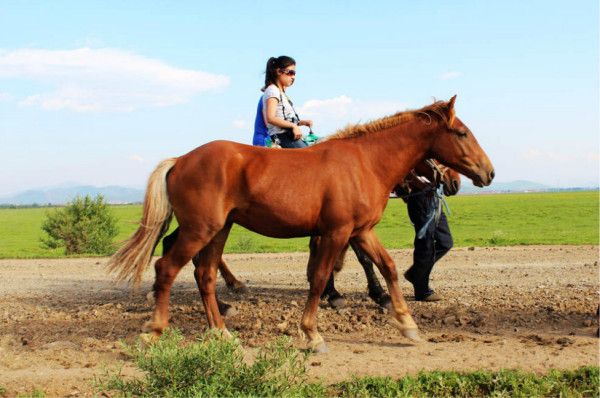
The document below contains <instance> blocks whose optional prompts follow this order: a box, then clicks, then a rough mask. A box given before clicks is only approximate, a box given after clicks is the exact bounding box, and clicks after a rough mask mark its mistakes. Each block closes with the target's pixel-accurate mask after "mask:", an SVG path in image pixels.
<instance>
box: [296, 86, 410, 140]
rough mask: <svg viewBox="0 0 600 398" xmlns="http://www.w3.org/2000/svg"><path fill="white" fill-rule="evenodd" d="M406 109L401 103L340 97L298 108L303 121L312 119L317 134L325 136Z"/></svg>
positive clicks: (306, 104)
mask: <svg viewBox="0 0 600 398" xmlns="http://www.w3.org/2000/svg"><path fill="white" fill-rule="evenodd" d="M406 107H407V106H406V104H405V103H401V102H391V101H364V100H356V99H353V98H351V97H348V96H346V95H340V96H337V97H334V98H327V99H310V100H308V101H306V102H304V104H302V106H300V107H298V114H299V115H300V117H301V118H303V119H312V120H313V122H314V128H315V131H316V132H317V134H319V133H321V134H322V135H324V134H328V133H332V132H334V131H335V130H337V129H339V128H342V127H344V126H346V125H348V124H354V123H362V122H367V121H369V120H373V119H377V118H380V117H383V116H388V115H392V114H394V113H396V112H399V111H403V110H405V109H406Z"/></svg>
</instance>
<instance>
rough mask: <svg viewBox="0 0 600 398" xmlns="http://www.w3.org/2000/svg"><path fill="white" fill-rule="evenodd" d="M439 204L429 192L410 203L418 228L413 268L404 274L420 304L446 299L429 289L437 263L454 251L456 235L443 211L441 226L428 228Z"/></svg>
mask: <svg viewBox="0 0 600 398" xmlns="http://www.w3.org/2000/svg"><path fill="white" fill-rule="evenodd" d="M439 200H440V199H439V198H438V197H437V196H436V194H435V193H434V192H433V191H429V192H427V193H425V194H422V195H416V196H411V197H409V198H408V199H407V201H406V205H407V209H408V216H409V217H410V220H411V222H412V223H413V225H414V227H415V241H414V245H415V249H414V251H413V265H412V266H411V267H410V268H409V269H408V270H407V271H406V272H405V273H404V277H405V278H406V280H408V281H409V282H410V283H412V284H413V287H414V291H415V300H417V301H439V300H441V299H442V297H441V295H440V294H438V293H436V292H435V291H434V290H433V289H432V288H431V287H430V286H429V277H430V275H431V270H432V269H433V266H434V265H435V263H436V262H437V261H438V260H439V259H440V258H442V257H443V256H444V255H445V254H446V253H448V251H449V250H450V249H451V248H452V246H453V241H452V234H451V233H450V228H449V227H448V220H447V219H446V215H445V214H444V211H443V210H441V213H440V215H439V220H438V221H437V223H436V222H435V220H433V221H432V222H430V223H429V225H426V224H427V221H428V220H429V218H430V216H431V211H432V209H437V207H438V206H439V204H438V202H439ZM422 228H425V229H424V230H423V234H422V235H419V231H421V229H422Z"/></svg>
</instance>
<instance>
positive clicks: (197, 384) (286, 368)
mask: <svg viewBox="0 0 600 398" xmlns="http://www.w3.org/2000/svg"><path fill="white" fill-rule="evenodd" d="M124 350H125V352H126V354H127V355H129V356H130V357H131V358H132V359H133V360H134V362H135V363H136V365H137V366H138V367H139V368H140V369H141V370H143V371H144V372H145V377H144V378H143V379H125V378H123V377H122V376H120V375H113V376H109V377H108V378H105V380H104V381H101V382H100V383H98V388H99V389H101V390H110V391H111V392H113V391H114V392H116V393H117V394H118V395H123V396H139V397H157V396H161V397H204V396H209V397H233V396H235V397H240V396H244V397H248V396H252V397H257V396H258V397H275V396H276V397H281V396H286V397H302V396H311V397H318V396H324V395H325V388H324V387H323V386H322V385H320V384H310V383H307V380H306V379H307V376H306V367H305V362H306V356H305V355H304V354H302V353H300V352H299V351H298V350H296V349H294V348H293V347H292V346H291V343H290V341H289V339H286V338H280V339H278V340H276V341H275V342H274V343H272V344H269V345H267V346H265V347H263V348H262V349H260V351H259V352H258V355H257V356H256V358H255V359H254V362H253V363H252V364H251V365H249V364H247V363H246V362H245V361H244V358H243V356H244V355H243V350H242V348H241V346H240V344H239V343H238V342H237V340H236V339H225V338H223V337H221V336H218V335H216V334H215V333H214V332H212V333H211V332H208V333H205V334H204V335H202V336H200V337H199V338H198V339H197V341H195V342H191V343H186V342H185V341H184V338H183V336H182V335H181V333H180V332H179V331H177V330H168V329H167V330H166V331H165V333H164V334H163V335H162V336H161V337H160V339H159V340H158V341H157V342H155V343H154V344H151V345H145V344H143V343H142V342H140V341H138V342H137V343H136V344H135V345H133V346H132V345H125V348H124Z"/></svg>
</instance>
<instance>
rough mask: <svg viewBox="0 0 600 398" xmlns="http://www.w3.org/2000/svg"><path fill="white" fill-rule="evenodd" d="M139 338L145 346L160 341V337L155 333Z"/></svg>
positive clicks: (143, 334) (141, 334)
mask: <svg viewBox="0 0 600 398" xmlns="http://www.w3.org/2000/svg"><path fill="white" fill-rule="evenodd" d="M139 337H140V341H141V342H142V344H143V345H151V344H154V343H156V341H158V336H157V335H156V334H154V333H140V336H139Z"/></svg>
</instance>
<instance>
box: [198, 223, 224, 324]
mask: <svg viewBox="0 0 600 398" xmlns="http://www.w3.org/2000/svg"><path fill="white" fill-rule="evenodd" d="M230 230H231V224H227V225H226V226H225V227H224V228H223V229H222V230H221V231H219V232H218V233H217V234H216V235H215V237H214V238H213V239H212V240H211V241H210V243H209V244H208V245H206V247H204V249H202V250H201V251H200V253H198V256H197V257H198V262H197V264H195V265H196V269H195V270H194V277H195V278H196V283H197V284H198V289H199V290H200V295H201V296H202V302H203V304H204V310H205V311H206V318H207V320H208V326H209V327H210V328H218V329H222V330H223V331H224V332H225V333H226V334H229V333H228V332H227V329H226V328H225V323H224V322H223V319H222V318H221V314H220V312H219V305H218V301H217V296H216V282H217V269H218V267H219V264H220V261H221V256H222V255H223V248H224V247H225V242H226V241H227V236H228V235H229V231H230Z"/></svg>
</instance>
